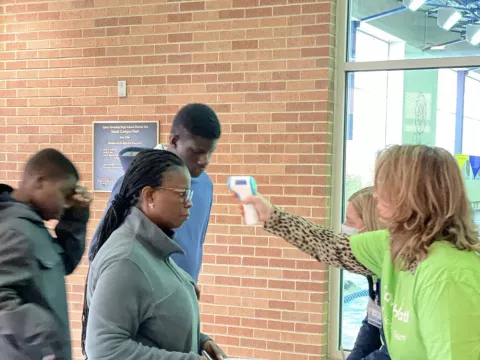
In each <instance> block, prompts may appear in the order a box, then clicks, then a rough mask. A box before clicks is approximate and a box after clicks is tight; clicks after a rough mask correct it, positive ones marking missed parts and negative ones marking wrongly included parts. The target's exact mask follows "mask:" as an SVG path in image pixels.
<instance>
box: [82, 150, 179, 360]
mask: <svg viewBox="0 0 480 360" xmlns="http://www.w3.org/2000/svg"><path fill="white" fill-rule="evenodd" d="M184 166H185V164H184V162H183V161H182V159H180V158H179V157H178V156H177V155H175V154H174V153H172V152H170V151H166V150H155V149H148V150H143V151H140V152H139V153H138V154H137V156H135V158H134V159H133V161H132V163H131V165H130V167H129V168H128V170H127V172H126V173H125V177H124V179H123V183H122V186H121V188H120V191H119V192H118V194H117V195H115V198H114V200H113V202H112V205H111V206H110V208H109V209H108V211H107V213H106V214H105V217H104V218H103V221H102V224H101V225H100V230H99V235H98V239H97V241H96V242H95V244H94V245H93V247H92V252H91V256H90V261H93V259H95V256H96V255H97V253H98V251H99V250H100V248H101V247H102V246H103V244H105V242H106V241H107V240H108V238H109V237H110V235H112V233H113V232H114V231H115V230H116V229H118V228H119V227H120V225H121V224H122V223H123V222H124V220H125V218H126V216H127V214H128V211H129V209H130V207H132V206H135V205H136V204H137V202H138V199H139V197H140V193H141V191H142V189H143V188H145V187H146V186H151V187H160V186H162V180H163V174H164V173H165V172H167V171H170V170H173V169H174V168H181V167H184ZM87 285H88V276H87V281H86V282H85V298H84V301H83V313H82V351H83V355H85V356H86V353H85V338H86V332H87V322H88V306H87Z"/></svg>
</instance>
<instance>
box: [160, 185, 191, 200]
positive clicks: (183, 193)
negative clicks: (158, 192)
mask: <svg viewBox="0 0 480 360" xmlns="http://www.w3.org/2000/svg"><path fill="white" fill-rule="evenodd" d="M159 189H163V190H168V191H171V192H174V193H175V194H177V195H178V196H180V198H181V199H182V201H183V203H184V204H186V203H187V202H189V201H192V198H193V190H192V189H177V188H170V187H159Z"/></svg>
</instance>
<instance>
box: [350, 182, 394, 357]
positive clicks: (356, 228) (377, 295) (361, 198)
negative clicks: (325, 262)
mask: <svg viewBox="0 0 480 360" xmlns="http://www.w3.org/2000/svg"><path fill="white" fill-rule="evenodd" d="M373 195H374V192H373V186H369V187H366V188H363V189H361V190H358V191H357V192H355V193H354V194H353V195H352V196H350V198H349V199H348V203H347V208H346V211H345V213H346V214H345V222H344V223H343V224H342V233H344V234H347V235H355V234H358V233H363V232H367V231H376V230H380V229H382V228H383V227H384V225H383V224H381V222H380V221H379V219H378V215H377V208H376V201H375V198H374V196H373ZM367 281H368V294H369V299H368V311H367V316H366V317H365V319H364V320H363V321H362V327H361V328H360V331H359V332H358V336H357V339H356V340H355V345H354V347H353V349H352V351H351V353H350V355H349V356H348V358H347V360H362V359H363V360H390V356H389V355H388V350H387V346H386V344H385V334H384V332H383V327H382V318H381V313H380V305H381V292H380V289H381V282H380V279H379V278H377V277H374V276H367Z"/></svg>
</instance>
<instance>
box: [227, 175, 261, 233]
mask: <svg viewBox="0 0 480 360" xmlns="http://www.w3.org/2000/svg"><path fill="white" fill-rule="evenodd" d="M228 188H229V189H230V190H232V191H234V192H235V193H236V194H237V196H238V198H239V199H240V200H243V199H245V198H246V197H248V196H252V195H257V183H256V182H255V179H254V178H253V176H230V177H229V178H228ZM243 212H244V213H245V224H247V225H256V224H258V223H259V219H258V213H257V210H255V207H254V206H253V205H243Z"/></svg>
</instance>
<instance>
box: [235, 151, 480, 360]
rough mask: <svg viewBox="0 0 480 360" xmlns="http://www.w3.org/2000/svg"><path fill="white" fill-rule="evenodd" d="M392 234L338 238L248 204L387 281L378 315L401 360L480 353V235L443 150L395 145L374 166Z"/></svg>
mask: <svg viewBox="0 0 480 360" xmlns="http://www.w3.org/2000/svg"><path fill="white" fill-rule="evenodd" d="M375 197H376V200H377V210H378V214H379V216H380V218H381V220H382V221H383V222H385V223H386V224H387V226H388V231H387V230H380V231H375V232H367V233H363V234H358V235H352V236H349V235H346V234H339V233H336V232H334V231H333V230H330V229H327V228H325V227H323V226H321V225H318V224H315V223H313V222H311V221H309V220H306V219H304V218H302V217H299V216H295V215H292V214H289V213H287V212H285V211H282V210H281V209H279V208H277V207H274V206H272V205H271V204H270V203H269V202H268V201H267V200H265V199H264V198H262V197H260V196H256V197H250V198H248V199H245V200H244V203H245V204H252V205H254V206H255V208H256V209H257V212H258V214H259V217H260V219H261V220H263V221H264V222H265V224H264V227H265V229H266V230H267V231H269V232H270V233H272V234H274V235H277V236H280V237H283V238H284V239H285V240H287V241H288V242H289V243H291V244H293V245H295V246H297V247H298V248H299V249H300V250H302V251H303V252H305V253H307V254H309V255H311V256H313V257H314V258H316V259H317V260H318V261H320V262H322V263H327V264H329V265H331V266H334V267H338V268H343V269H346V270H348V271H351V272H354V273H357V274H362V275H366V276H371V275H374V276H377V277H380V278H381V279H382V286H381V287H382V289H381V293H382V318H383V327H384V331H385V337H386V341H387V345H388V350H389V352H390V356H391V358H392V359H395V360H404V359H405V360H407V359H408V360H417V359H418V360H426V359H427V360H441V359H446V360H447V359H448V360H467V359H468V360H470V359H471V360H474V359H475V360H478V359H480V275H479V274H480V256H479V251H480V241H479V237H478V232H477V231H476V230H475V226H474V224H473V221H472V214H471V208H470V203H469V201H468V199H467V195H466V191H465V186H464V184H463V179H462V175H461V173H460V169H459V167H458V164H457V162H456V161H455V158H454V157H453V156H452V155H451V154H450V153H449V152H447V151H446V150H444V149H440V148H434V147H429V146H425V145H396V146H392V147H390V148H388V149H386V150H384V151H383V152H382V153H381V154H380V155H379V157H378V159H377V163H376V169H375Z"/></svg>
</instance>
